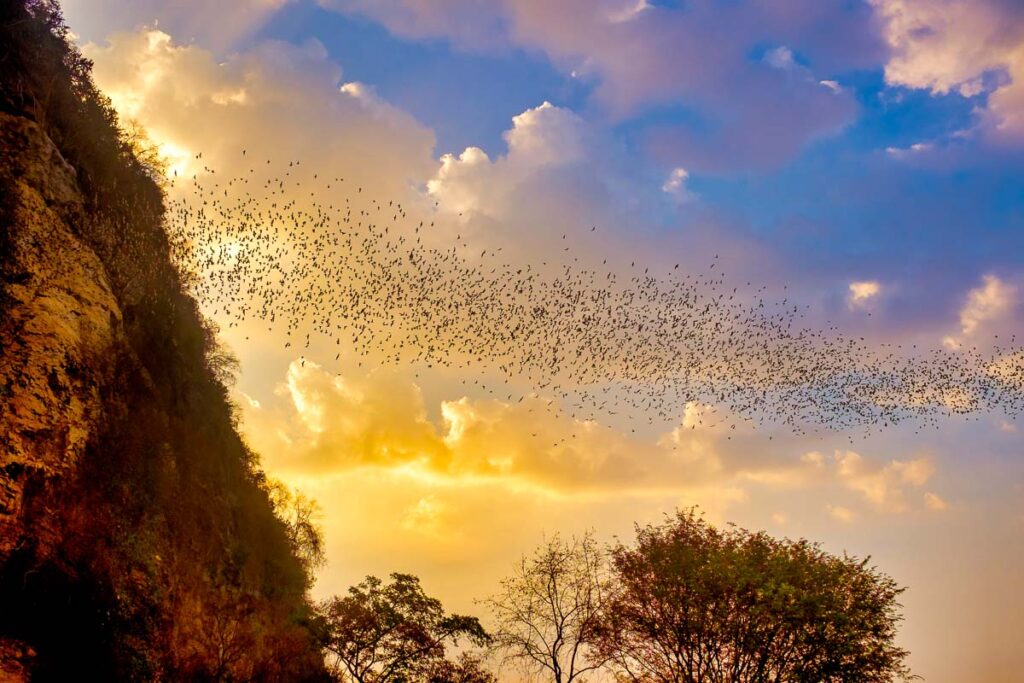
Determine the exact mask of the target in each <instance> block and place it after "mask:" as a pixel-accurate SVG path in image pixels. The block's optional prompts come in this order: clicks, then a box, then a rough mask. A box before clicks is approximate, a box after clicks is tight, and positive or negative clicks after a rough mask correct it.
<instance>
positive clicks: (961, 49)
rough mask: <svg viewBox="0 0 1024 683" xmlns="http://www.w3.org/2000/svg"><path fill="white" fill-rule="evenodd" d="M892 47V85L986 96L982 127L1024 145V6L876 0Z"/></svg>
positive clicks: (993, 1)
mask: <svg viewBox="0 0 1024 683" xmlns="http://www.w3.org/2000/svg"><path fill="white" fill-rule="evenodd" d="M871 3H872V4H873V5H874V7H875V10H876V12H877V13H878V15H879V17H880V18H881V20H882V22H883V34H884V37H885V39H886V41H887V42H888V44H889V47H890V51H891V54H890V57H889V59H888V61H887V62H886V65H885V78H886V82H888V83H889V84H891V85H902V86H906V87H909V88H918V89H924V90H928V91H930V92H931V93H933V94H935V95H945V94H948V93H957V94H959V95H961V96H963V97H979V96H985V97H984V99H985V101H984V103H982V104H980V105H979V107H980V112H981V124H982V125H983V127H985V129H986V130H987V131H988V132H989V133H992V134H993V135H995V136H997V137H998V138H1000V139H1003V140H1013V141H1016V142H1022V141H1024V7H1022V6H1021V4H1020V3H1019V2H1015V1H1014V0H871Z"/></svg>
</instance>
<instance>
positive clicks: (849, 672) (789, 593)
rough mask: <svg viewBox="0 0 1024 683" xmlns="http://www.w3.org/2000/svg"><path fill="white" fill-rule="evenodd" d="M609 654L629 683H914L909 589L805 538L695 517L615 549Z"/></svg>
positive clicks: (605, 642) (642, 533)
mask: <svg viewBox="0 0 1024 683" xmlns="http://www.w3.org/2000/svg"><path fill="white" fill-rule="evenodd" d="M612 566H613V572H614V575H615V582H616V591H615V593H614V595H613V596H612V598H611V599H610V601H609V602H608V605H607V609H606V610H605V623H604V629H603V630H602V634H601V648H600V649H601V652H602V653H603V654H604V656H606V657H608V658H609V660H610V662H611V663H612V665H613V667H614V669H615V670H616V674H617V677H618V678H619V679H620V680H624V681H637V682H639V681H643V682H645V683H646V682H649V681H665V682H668V681H671V682H673V683H690V682H692V683H697V682H704V681H721V682H723V683H725V682H728V683H747V682H750V683H761V682H765V683H769V682H776V681H807V682H812V681H813V682H814V683H840V682H847V681H848V682H853V681H856V682H857V683H882V682H888V681H894V680H906V679H907V678H908V676H909V671H908V670H907V668H906V666H905V665H904V659H905V657H906V655H907V652H906V650H903V649H901V648H899V647H897V646H896V645H895V644H894V642H893V641H894V638H895V635H896V627H897V625H898V623H899V622H900V621H901V619H902V617H901V616H900V614H899V607H900V605H899V604H898V603H897V598H898V596H899V595H900V593H902V591H903V589H902V588H900V587H898V586H897V585H896V584H895V582H894V581H893V580H892V579H891V578H889V577H888V576H886V575H884V574H882V573H881V572H879V571H878V570H877V569H875V568H874V567H871V566H869V565H868V560H867V559H864V560H858V559H856V558H852V557H848V556H846V555H844V556H842V557H837V556H834V555H830V554H828V553H826V552H824V551H822V550H821V549H820V548H819V546H818V545H816V544H812V543H810V542H808V541H805V540H799V541H790V540H778V539H774V538H772V537H770V536H768V535H767V534H765V533H760V532H759V533H753V532H749V531H745V530H743V529H739V528H736V527H729V528H727V529H724V530H723V529H717V528H715V527H713V526H711V525H710V524H708V523H707V522H705V521H704V520H703V519H702V518H701V517H700V516H699V515H698V514H697V513H696V512H695V511H693V510H688V511H681V512H678V513H677V514H676V516H675V517H674V518H670V519H668V520H666V522H665V523H664V524H662V525H660V526H647V527H643V528H640V527H638V528H637V538H636V545H635V546H633V547H627V546H624V545H621V544H620V545H618V546H617V547H615V548H614V549H613V550H612Z"/></svg>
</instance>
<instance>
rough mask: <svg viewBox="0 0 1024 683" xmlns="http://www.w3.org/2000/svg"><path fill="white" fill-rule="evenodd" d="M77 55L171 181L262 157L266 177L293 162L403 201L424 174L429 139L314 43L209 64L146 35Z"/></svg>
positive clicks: (207, 56) (239, 167) (159, 34)
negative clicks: (141, 131)
mask: <svg viewBox="0 0 1024 683" xmlns="http://www.w3.org/2000/svg"><path fill="white" fill-rule="evenodd" d="M83 52H84V53H85V55H86V56H87V57H89V58H90V59H92V60H93V61H94V63H95V66H94V70H93V73H94V77H95V79H96V83H97V85H98V86H99V87H100V88H101V89H102V90H103V91H104V92H105V93H106V94H107V95H108V96H109V97H110V98H111V101H112V102H113V104H114V107H115V108H116V109H117V111H118V113H119V114H120V115H121V117H122V118H123V119H134V120H137V121H138V122H139V123H141V124H142V125H143V126H144V127H145V129H146V131H147V133H149V135H150V136H151V137H152V138H153V139H154V140H155V141H156V142H157V143H159V144H160V145H161V146H162V148H163V150H164V152H165V155H168V156H171V157H172V161H173V162H174V163H175V164H176V168H177V169H178V170H179V174H183V175H184V174H188V175H191V174H193V173H199V174H202V173H204V168H206V167H208V168H214V169H216V171H217V173H221V174H225V175H230V174H235V175H240V174H242V173H243V172H244V171H247V170H248V168H250V167H251V166H252V165H253V164H254V163H255V157H259V159H260V160H261V161H262V160H263V159H271V160H273V162H274V163H273V165H272V166H271V167H272V168H274V170H275V171H277V170H278V169H280V167H281V165H286V164H284V162H286V161H288V160H291V159H301V160H302V163H303V164H305V165H307V168H309V169H310V175H311V174H312V172H313V170H314V169H317V168H319V169H321V170H323V169H327V170H330V171H332V172H333V173H335V174H338V175H342V176H343V177H346V178H347V179H348V180H349V182H353V183H358V184H361V185H363V186H364V187H368V188H370V189H372V190H374V191H375V192H376V193H377V194H379V195H384V196H388V195H390V196H403V195H408V194H409V193H410V188H411V186H412V185H413V184H414V183H416V182H419V181H420V180H421V179H422V178H426V177H428V176H429V175H430V173H431V172H432V171H433V168H434V163H435V162H434V159H433V146H434V136H433V132H432V131H431V130H429V129H427V128H426V127H424V126H422V125H421V124H419V123H418V122H417V121H416V120H415V119H413V118H412V117H411V116H409V115H408V114H406V113H404V112H402V111H401V110H399V109H397V108H394V107H391V106H390V105H388V104H387V103H386V102H383V101H382V100H381V99H380V98H378V97H377V96H376V95H375V94H374V93H373V91H372V90H371V89H369V88H368V87H367V86H365V85H363V84H360V83H344V82H343V81H342V72H341V68H340V67H339V66H338V65H337V64H335V63H333V62H332V61H331V60H330V59H329V58H328V56H327V52H326V50H325V49H324V47H323V46H322V45H321V44H320V43H319V42H317V41H315V40H310V41H308V42H306V43H304V44H302V45H292V44H289V43H283V42H278V41H264V42H261V43H259V44H257V45H255V46H253V47H252V48H251V49H249V50H247V51H244V52H239V53H235V54H232V55H231V56H229V57H228V58H227V59H226V60H219V59H218V58H217V57H216V56H215V55H214V54H213V53H212V52H210V51H208V50H205V49H203V48H201V47H198V46H196V45H180V44H178V43H176V42H175V40H174V38H173V37H172V36H171V35H170V34H168V33H165V32H163V31H160V30H155V29H146V30H141V31H138V32H135V33H118V34H115V35H112V36H111V37H110V38H109V40H108V41H107V42H106V43H105V44H102V45H101V44H95V43H93V44H88V45H85V46H84V48H83ZM246 148H248V155H249V156H247V157H245V158H243V157H242V155H241V150H243V149H246ZM200 152H201V153H202V155H203V156H202V160H201V161H200V160H196V159H195V155H196V154H197V153H200ZM294 171H295V172H294V173H293V174H292V177H293V178H295V179H298V178H300V177H301V171H300V170H299V169H294Z"/></svg>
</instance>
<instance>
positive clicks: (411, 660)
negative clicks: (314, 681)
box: [321, 574, 489, 683]
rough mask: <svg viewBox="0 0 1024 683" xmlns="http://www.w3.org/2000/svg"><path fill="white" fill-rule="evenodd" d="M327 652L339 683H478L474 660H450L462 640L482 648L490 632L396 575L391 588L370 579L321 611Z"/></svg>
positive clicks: (481, 675)
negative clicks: (451, 647)
mask: <svg viewBox="0 0 1024 683" xmlns="http://www.w3.org/2000/svg"><path fill="white" fill-rule="evenodd" d="M321 613H322V615H323V617H324V620H325V634H324V647H325V649H326V650H327V652H328V653H329V654H330V657H331V659H333V660H334V661H333V664H334V669H335V673H336V675H337V676H338V678H339V679H340V680H344V681H355V682H357V683H411V682H413V681H423V682H428V681H429V682H431V683H459V682H461V683H479V682H483V681H486V680H489V679H488V678H487V676H488V674H486V672H484V671H483V670H482V669H481V668H480V667H479V666H478V663H477V662H476V661H475V660H472V659H467V658H465V657H463V658H462V659H460V660H459V661H450V660H448V659H447V658H446V648H447V646H448V645H457V644H458V640H459V639H460V638H465V639H466V640H468V641H469V642H470V643H471V644H474V645H483V644H486V643H487V642H488V640H489V636H488V635H487V632H486V631H484V629H483V627H482V626H481V625H480V622H479V621H478V620H477V619H476V617H469V616H463V615H459V614H448V613H446V612H445V611H444V608H443V607H442V605H441V603H440V601H438V600H437V599H435V598H431V597H428V596H427V595H426V594H425V593H424V592H423V589H422V588H421V586H420V581H419V579H418V578H416V577H415V576H411V575H409V574H392V575H391V581H390V583H386V584H385V583H384V582H383V581H381V580H380V579H379V578H377V577H375V576H368V577H366V579H365V580H364V581H363V582H362V583H360V584H359V585H357V586H353V587H352V588H350V589H349V591H348V595H346V596H344V597H334V598H332V599H330V600H328V601H327V602H326V603H324V605H323V606H322V610H321Z"/></svg>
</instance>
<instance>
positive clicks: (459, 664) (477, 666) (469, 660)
mask: <svg viewBox="0 0 1024 683" xmlns="http://www.w3.org/2000/svg"><path fill="white" fill-rule="evenodd" d="M427 681H428V683H495V681H497V679H496V678H495V676H494V674H492V673H491V672H490V671H488V670H487V669H485V668H484V665H483V662H481V661H480V658H479V657H477V656H475V655H472V654H470V653H468V652H463V653H462V654H461V655H460V656H459V659H458V660H456V661H454V662H453V661H451V660H449V659H444V660H441V661H440V662H438V663H437V664H435V665H434V668H433V669H431V671H430V674H429V675H428V676H427Z"/></svg>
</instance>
